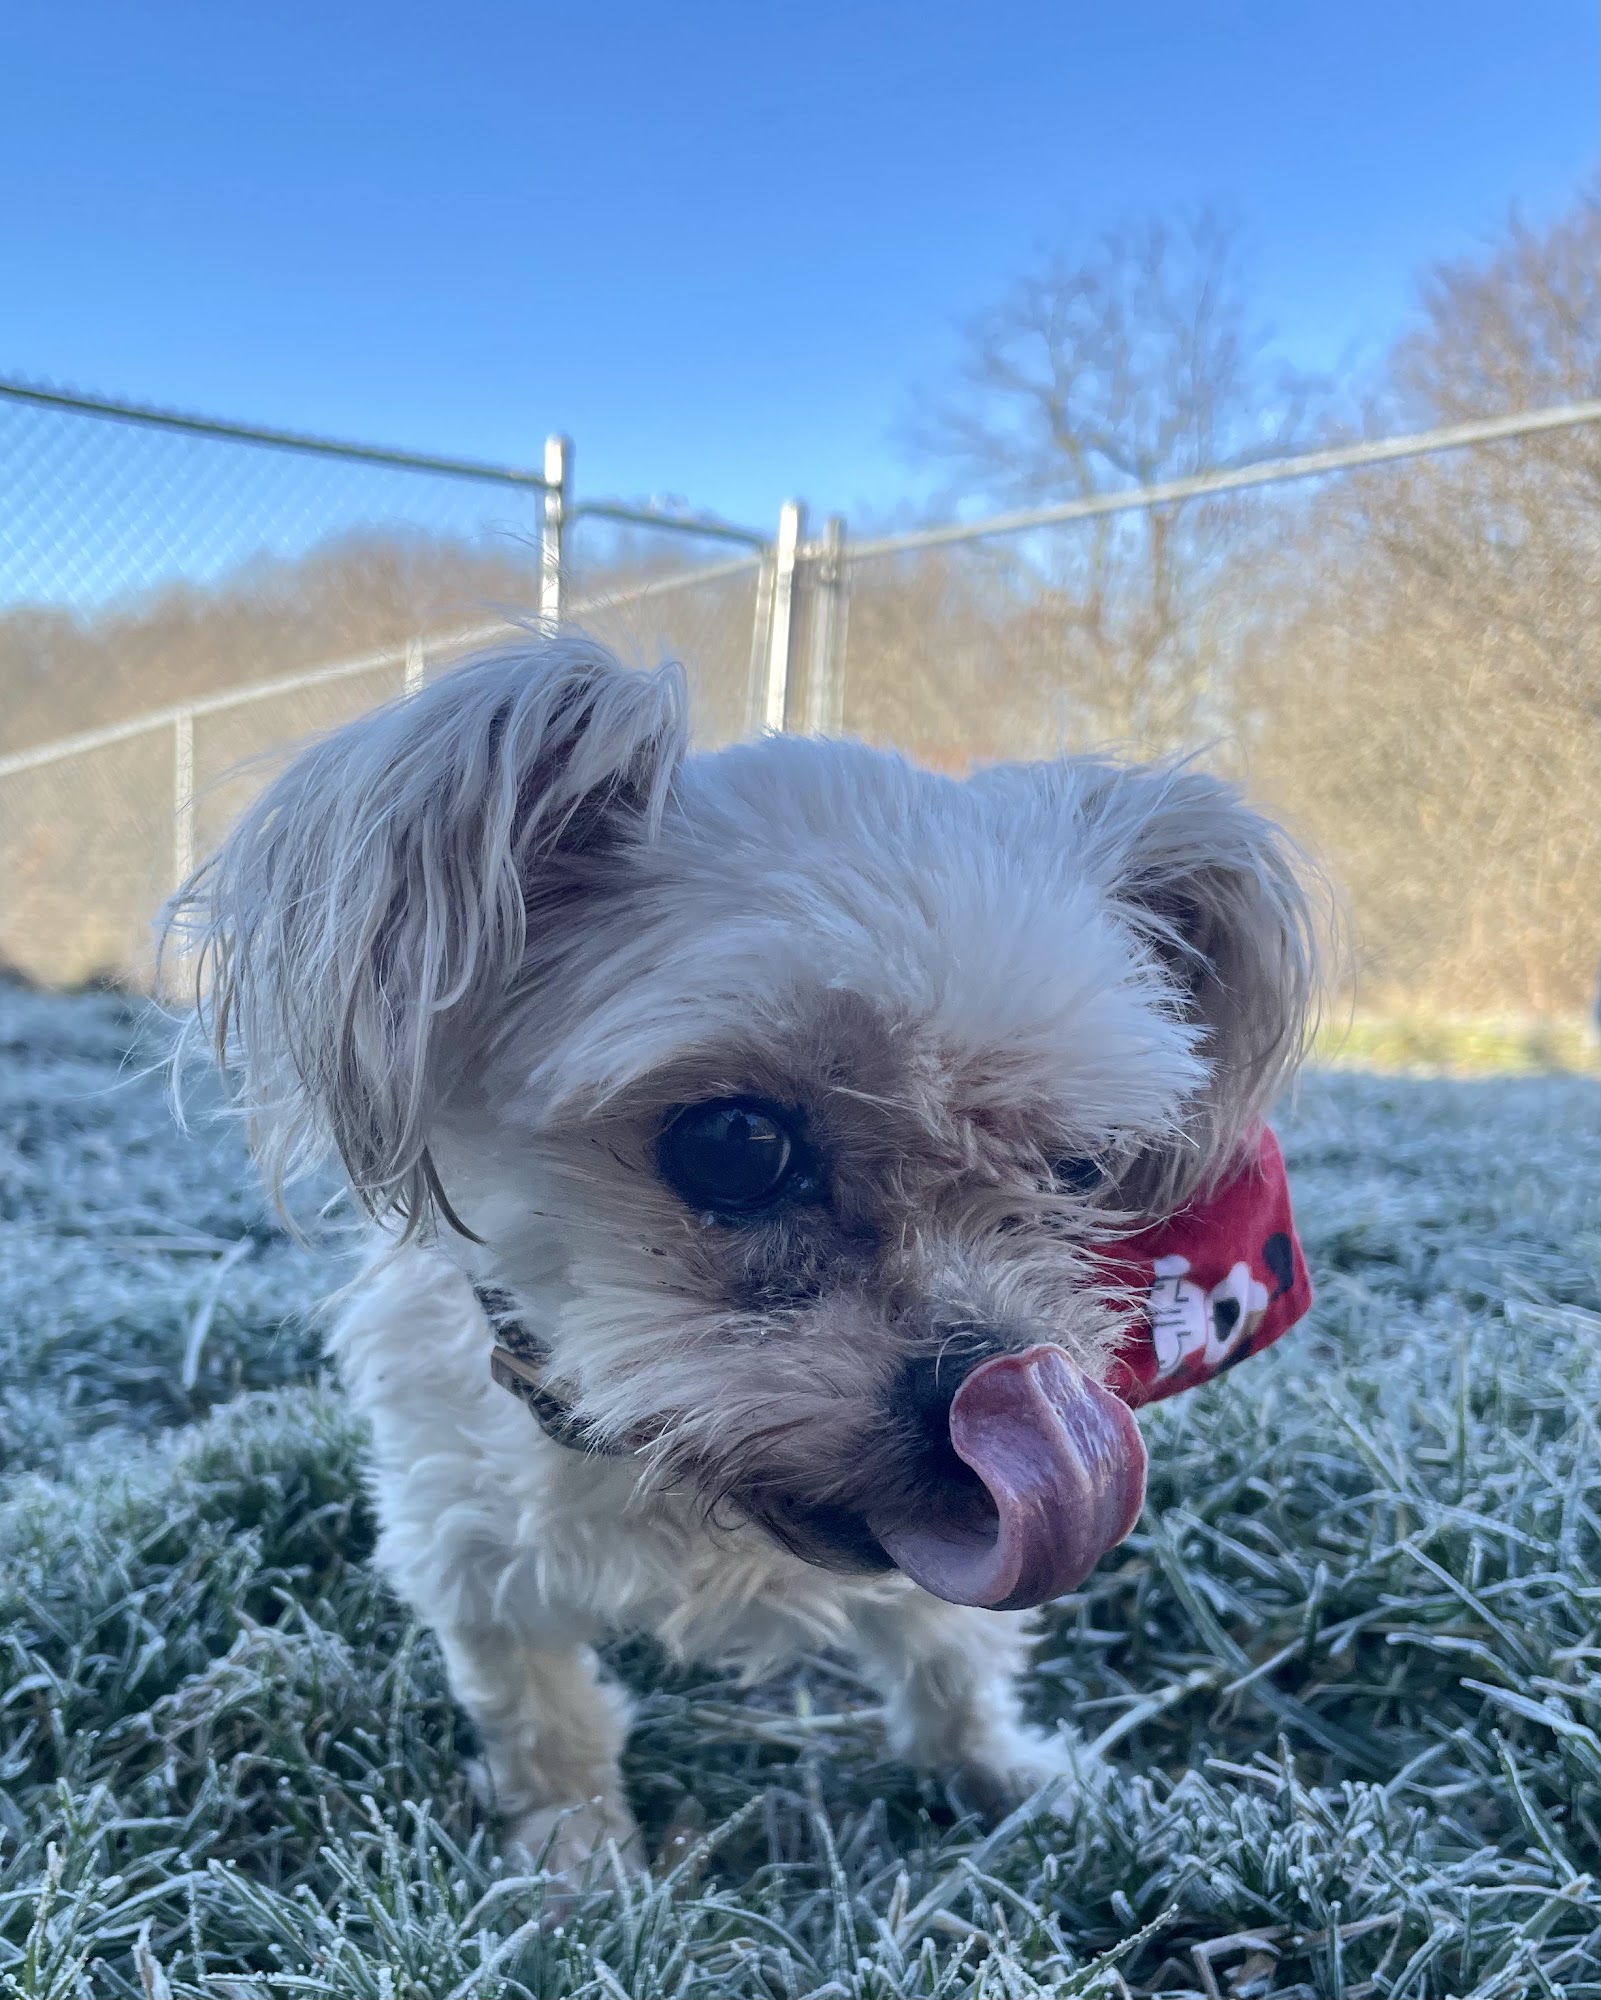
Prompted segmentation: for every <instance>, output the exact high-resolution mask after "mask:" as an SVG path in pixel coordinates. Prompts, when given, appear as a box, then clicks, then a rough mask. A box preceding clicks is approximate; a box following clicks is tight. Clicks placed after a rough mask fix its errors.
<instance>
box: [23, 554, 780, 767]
mask: <svg viewBox="0 0 1601 2000" xmlns="http://www.w3.org/2000/svg"><path fill="white" fill-rule="evenodd" d="M760 563H761V557H760V556H759V555H750V556H740V557H737V558H736V559H734V560H733V561H731V562H725V563H714V564H712V565H710V566H708V567H706V568H703V569H691V570H683V571H681V572H680V573H679V574H677V575H676V576H658V577H652V578H650V579H648V580H647V581H646V582H644V583H636V584H632V585H629V586H627V587H625V588H623V589H621V590H612V591H601V592H597V593H596V595H595V596H593V597H586V598H583V599H581V600H580V601H579V602H578V603H576V604H573V605H571V606H569V607H568V611H567V616H568V617H570V618H575V617H581V616H582V615H583V614H584V613H585V612H588V611H606V610H611V609H614V608H617V607H620V606H622V605H626V604H635V603H640V602H642V601H643V600H645V599H647V598H652V597H665V596H668V595H669V594H670V593H672V592H673V591H677V590H688V589H690V588H692V587H693V586H694V585H696V584H701V583H717V582H720V581H721V580H722V579H723V578H725V577H730V576H742V575H744V574H745V573H746V572H747V571H749V570H753V569H756V568H758V567H759V566H760ZM531 632H532V628H531V627H530V626H527V625H521V624H519V623H518V622H517V621H516V620H515V619H514V618H510V617H506V618H498V619H495V620H493V621H492V622H491V623H488V624H484V625H473V626H469V627H468V628H467V629H466V630H465V631H461V632H448V633H446V634H445V635H444V636H443V637H442V638H436V639H427V640H424V639H416V640H413V641H411V642H410V643H408V644H406V645H403V646H384V647H380V648H378V649H377V650H376V651H374V652H370V653H358V654H356V655H355V656H354V657H353V658H351V659H348V660H332V661H330V662H328V663H327V664H326V665H325V666H320V667H308V668H306V669H305V670H304V671H302V672H300V673H295V674H275V675H273V676H272V677H271V678H270V679H267V680H259V681H248V682H246V684H245V685H244V686H243V687H237V688H224V689H223V690H221V691H220V692H219V693H217V694H197V695H192V696H191V697H190V698H189V699H188V700H187V701H171V702H167V703H165V704H164V705H163V706H162V707H160V708H147V709H144V710H143V711H141V713H140V714H138V715H130V716H129V717H128V718H127V719H126V720H125V721H123V722H108V723H106V724H105V725H104V727H103V728H100V729H85V730H80V731H79V732H78V733H77V734H76V735H74V736H58V737H56V738H54V739H53V741H51V742H49V743H37V744H34V745H32V746H30V748H28V749H26V750H14V751H12V752H10V753H9V754H8V755H6V756H0V778H9V777H12V776H15V775H16V774H17V773H18V772H21V771H36V770H38V769H39V768H40V767H41V766H43V765H45V764H58V763H60V762H61V761H62V760H63V759H65V758H68V757H79V756H82V755H84V754H85V753H86V752H88V751H90V750H107V749H110V748H111V746H112V745H113V744H116V743H126V742H129V741H131V739H132V738H134V737H135V736H144V735H147V734H149V733H150V731H152V730H156V729H170V728H171V727H172V726H173V724H174V723H177V722H180V721H182V720H183V719H184V717H186V716H189V717H193V716H197V715H218V714H221V713H222V712H223V711H224V710H226V709H230V708H245V707H247V706H248V705H249V704H250V703H251V702H253V701H270V700H271V699H272V697H273V696H274V695H281V694H297V693H299V692H300V690H301V689H303V688H313V687H322V686H323V685H325V684H326V683H327V682H329V681H342V680H349V679H352V678H353V677H354V676H356V675H357V674H371V673H378V672H380V671H381V670H382V669H383V668H385V667H403V666H404V665H405V664H406V662H407V660H408V659H409V658H410V657H411V655H412V654H413V652H421V653H423V654H425V655H426V654H429V653H434V654H440V653H463V652H470V651H472V650H473V648H474V647H477V646H488V645H491V644H493V643H494V642H495V641H496V640H502V639H512V638H515V637H516V636H517V635H518V634H519V633H521V634H522V635H523V636H524V637H528V636H530V635H531Z"/></svg>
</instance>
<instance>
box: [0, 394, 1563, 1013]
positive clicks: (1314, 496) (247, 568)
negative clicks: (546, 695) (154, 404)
mask: <svg viewBox="0 0 1601 2000" xmlns="http://www.w3.org/2000/svg"><path fill="white" fill-rule="evenodd" d="M1598 419H1601V403H1587V404H1578V405H1568V406H1564V407H1563V408H1560V409H1554V410H1544V411H1532V412H1523V413H1520V414H1517V415H1513V416H1508V417H1501V418H1495V419H1491V420H1487V421H1480V422H1473V423H1467V424H1459V425H1456V426H1454V427H1452V428H1451V429H1448V430H1440V431H1435V432H1431V433H1428V434H1426V435H1422V436H1416V437H1403V438H1399V439H1383V440H1376V441H1372V442H1367V443H1355V444H1350V445H1342V446H1340V447H1338V448H1335V449H1331V450H1328V451H1324V452H1320V453H1314V454H1310V455H1307V456H1303V457H1300V458H1297V459H1293V460H1290V461H1286V462H1283V463H1280V464H1276V465H1275V464H1268V465H1258V466H1252V467H1246V468H1242V469H1238V470H1234V471H1230V472H1226V473H1222V474H1216V475H1203V476H1201V477H1198V478H1196V479H1190V480H1183V481H1178V482H1176V483H1174V484H1172V485H1170V486H1167V487H1162V488H1155V489H1147V490H1144V491H1136V492H1121V493H1114V494H1109V495H1100V496H1094V497H1091V498H1089V499H1087V500H1086V499H1080V500H1076V501H1073V502H1070V503H1067V504H1064V505H1060V506H1056V507H1042V508H1037V509H1033V510H1030V511H1028V512H1026V513H1020V514H1014V515H1007V516H999V517H991V518H989V519H987V520H982V521H973V522H964V523H951V524H945V525H941V526H935V527H930V528H923V529H918V530H914V531H912V532H909V533H906V534H901V535H895V536H885V537H876V538H871V539H862V538H854V539H852V538H849V537H847V535H846V533H845V528H844V524H843V523H842V522H840V521H838V520H832V521H829V522H828V523H826V524H825V525H824V527H823V529H822V532H821V533H820V534H819V535H816V536H811V535H809V534H808V532H807V528H806V523H805V519H804V515H803V513H802V511H801V510H800V509H799V508H798V507H796V506H793V505H791V506H787V507H786V508H785V509H784V510H783V513H782V516H781V519H780V522H779V524H778V530H777V533H776V535H774V536H772V537H771V538H768V537H766V536H764V535H762V534H759V533H757V532H755V531H752V530H747V529H741V528H736V527H732V526H730V525H729V524H727V523H723V522H718V521H712V520H707V519H704V518H689V517H686V516H684V515H683V514H681V513H677V512H674V511H671V510H665V509H655V508H650V507H638V508H636V507H629V506H624V505H620V504H616V503H612V502H584V501H575V499H574V495H573V490H572V477H571V471H572V468H571V456H570V448H564V447H563V445H562V441H560V440H553V441H552V444H551V447H550V449H549V451H548V452H547V457H546V460H545V462H544V463H543V464H542V465H541V467H540V468H539V469H538V470H537V471H534V470H529V471H519V470H517V469H515V468H510V467H496V466H483V465H473V464H467V463H462V462H457V461H448V460H440V459H427V458H422V457H414V456H410V455H407V454H401V453H392V452H383V451H377V450H373V449H370V448H366V447H357V446H343V445H335V444H330V443H327V442H325V441H321V440H306V439H297V438H292V437H287V436H284V435H281V434H273V433H265V432H259V431H249V430H245V429H243V428H239V427H233V426H225V425H213V424H206V423H199V422H196V421H195V420H192V419H185V418H175V417H169V416H165V415H163V414H162V413H157V412H140V411H131V410H128V409H125V408H123V407H121V406H110V405H104V404H95V403H86V402H84V401H83V400H82V399H74V398H67V397H58V396H54V395H52V394H50V393H48V392H41V391H38V390H35V389H31V388H28V387H26V386H25V385H11V386H10V387H9V388H8V387H6V386H5V385H0V491H3V492H4V494H5V496H6V498H5V501H4V505H3V507H0V703H3V706H0V964H6V965H9V966H11V967H12V968H14V969H16V970H18V971H21V972H23V973H24V974H26V975H27V976H30V977H33V978H36V979H39V980H41V981H46V982H51V983H63V982H73V981H78V980H82V979H84V978H87V977H93V976H111V977H115V978H119V979H125V980H132V981H135V982H143V981H145V980H147V979H148V978H149V976H150V971H151V945H150V937H151V918H152V915H153V913H154V911H155V910H156V908H157V907H158V906H159V904H160V902H161V900H162V899H163V897H164V896H165V895H166V894H167V893H168V892H169V891H170V889H171V887H172V886H173V882H174V880H175V879H176V878H177V877H178V876H180V875H181V874H182V873H183V872H184V871H185V870H186V869H187V867H188V865H189V864H190V862H191V861H192V859H193V858H194V857H195V856H196V855H199V854H203V853H205V852H206V851H208V850H209V849H210V848H211V847H212V846H214V845H215V843H216V841H217V840H218V839H219V838H220V836H221V834H222V832H223V831H224V829H225V827H226V826H227V824H228V822H229V821H230V820H231V818H232V817H233V815H234V814H235V813H236V812H237V810H238V809H239V807H240V805H241V804H242V803H243V802H244V800H245V799H246V798H247V797H248V796H249V795H250V792H251V791H252V789H253V788H254V787H256V786H258V785H259V784H260V783H262V782H263V780H264V777H265V775H266V774H267V773H268V772H269V771H270V770H271V769H272V768H274V767H275V766H276V764H277V763H278V762H280V761H281V760H282V759H283V757H285V756H286V755H288V754H289V753H290V752H291V751H292V750H293V748H294V747H295V746H296V745H297V744H299V743H301V742H303V741H304V740H306V739H307V738H308V737H310V736H313V735H315V734H317V733H319V732H320V731H322V730H325V729H328V728H332V727H334V726H336V725H337V724H339V723H340V722H342V721H345V720H347V719H348V718H350V717H351V716H354V715H356V714H359V713H360V712H362V710H364V709H366V708H368V707H370V706H372V705H374V704H375V703H377V702H380V701H383V700H387V699H391V698H393V697H394V696H396V695H398V694H400V693H402V692H404V691H405V689H406V688H408V687H410V686H414V685H415V684H416V683H417V681H418V680H419V679H420V678H421V677H423V676H425V675H427V674H430V673H433V672H436V671H438V670H439V669H440V668H442V667H443V666H445V665H448V664H449V663H450V662H451V661H453V660H454V659H456V658H459V657H460V656H461V655H462V654H463V653H464V652H466V651H469V650H471V649H472V648H473V647H474V646H477V645H482V644H485V643H490V642H492V641H494V640H495V639H496V638H498V637H505V636H507V635H508V634H510V633H511V632H512V631H514V630H515V626H514V623H513V621H514V620H518V619H528V618H532V619H535V620H539V619H542V620H543V621H544V622H545V623H546V624H549V623H550V622H552V621H553V620H555V619H556V618H557V617H558V616H559V617H561V618H563V619H565V620H568V621H570V622H573V623H575V624H579V625H581V626H582V627H584V628H585V629H586V630H588V631H591V632H593V633H594V634H595V635H596V636H597V637H599V638H601V639H603V640H605V641H606V642H607V643H608V644H610V645H612V646H613V647H614V648H615V649H616V650H617V651H618V652H619V653H621V654H622V655H623V656H624V657H625V658H628V659H631V660H634V661H637V662H638V663H640V664H646V665H648V664H653V663H654V662H655V661H656V660H658V659H660V658H662V657H674V658H678V659H681V660H683V662H684V663H685V665H686V666H687V667H688V669H689V670H690V674H691V685H692V692H693V697H694V709H695V721H696V734H697V740H698V741H699V742H700V743H701V744H702V745H703V746H715V745H718V744H721V743H726V742H730V741H734V740H737V739H738V738H740V737H742V736H745V735H748V734H751V733H753V732H755V731H756V730H759V729H761V728H763V727H768V728H789V729H802V730H809V731H820V732H824V733H831V732H838V731H841V730H843V731H845V732H846V733H849V734H851V735H856V736H860V737H863V738H865V739H867V740H869V741H873V742H878V743H883V744H892V745H895V746H896V747H898V748H900V749H902V750H905V751H906V752H908V753H909V754H910V755H912V756H914V757H915V758H917V759H919V760H920V761H923V762H926V763H931V764H934V765H936V766H939V767H941V768H945V769H949V770H962V769H965V768H967V767H969V766H970V765H972V764H975V763H983V762H990V761H994V760H997V759H1004V758H1024V757H1038V756H1045V755H1052V754H1055V753H1057V752H1059V751H1062V750H1080V749H1089V748H1112V749H1116V750H1120V751H1123V752H1127V753H1131V754H1134V755H1152V754H1163V753H1167V752H1172V751H1193V750H1195V749H1196V748H1197V746H1200V754H1201V755H1202V756H1203V757H1205V758H1206V759H1208V760H1209V761H1211V762H1212V763H1214V764H1215V765H1218V766H1220V767H1222V768H1224V769H1226V770H1228V771H1230V772H1231V773H1233V774H1235V775H1238V776H1240V777H1242V778H1243V779H1244V781H1245V782H1246V784H1247V785H1248V787H1249V788H1250V790H1251V791H1252V792H1253V794H1254V795H1256V796H1257V797H1259V798H1260V799H1262V800H1263V801H1264V803H1266V804H1267V805H1268V806H1270V807H1271V808H1272V809H1273V810H1274V811H1275V812H1277V813H1279V814H1281V815H1282V816H1283V817H1284V818H1285V819H1287V820H1288V821H1289V822H1290V824H1291V825H1292V826H1294V827H1296V828H1298V829H1299V830H1300V831H1301V833H1302V835H1303V837H1304V839H1305V841H1306V844H1307V845H1308V847H1309V848H1311V849H1312V850H1313V851H1314V852H1316V853H1318V854H1319V855H1320V856H1321V857H1322V858H1323V859H1324V860H1325V861H1326V863H1327V864H1328V866H1329V869H1330V872H1331V873H1332V874H1333V876H1334V877H1335V878H1336V880H1337V881H1338V882H1339V883H1340V884H1341V886H1342V887H1343V889H1344V890H1345V892H1346V899H1347V904H1348V908H1349V912H1350V921H1351V929H1352V932H1353V935H1354V940H1355V944H1356V948H1357V957H1358V960H1359V965H1360V979H1361V986H1360V1000H1361V1003H1362V1004H1363V1006H1364V1007H1365V1008H1367V1009H1369V1010H1376V1011H1388V1012H1416V1011H1419V1010H1427V1011H1429V1012H1431V1013H1434V1014H1437V1015H1438V1014H1446V1015H1453V1014H1454V1015H1477V1016H1483V1015H1486V1014H1495V1015H1501V1016H1506V1015H1520V1016H1523V1015H1531V1014H1537V1015H1543V1016H1550V1015H1575V1014H1579V1013H1583V1012H1585V1011H1587V1009H1588V1007H1589V1005H1590V1003H1591V1000H1592V997H1593V994H1594V986H1595V975H1596V962H1597V952H1598V947H1601V938H1598V928H1601V921H1598V916H1597V911H1596V898H1595V896H1594V893H1593V889H1594V884H1595V881H1596V877H1597V873H1598V871H1601V855H1598V833H1597V827H1598V815H1597V811H1596V807H1597V803H1598V795H1601V773H1598V768H1597V766H1598V757H1601V752H1598V748H1597V736H1596V729H1595V712H1596V687H1595V680H1596V662H1597V657H1598V654H1601V546H1598V541H1597V533H1596V524H1597V505H1598V501H1601V424H1598Z"/></svg>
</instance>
